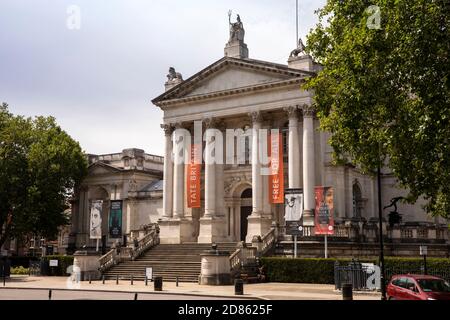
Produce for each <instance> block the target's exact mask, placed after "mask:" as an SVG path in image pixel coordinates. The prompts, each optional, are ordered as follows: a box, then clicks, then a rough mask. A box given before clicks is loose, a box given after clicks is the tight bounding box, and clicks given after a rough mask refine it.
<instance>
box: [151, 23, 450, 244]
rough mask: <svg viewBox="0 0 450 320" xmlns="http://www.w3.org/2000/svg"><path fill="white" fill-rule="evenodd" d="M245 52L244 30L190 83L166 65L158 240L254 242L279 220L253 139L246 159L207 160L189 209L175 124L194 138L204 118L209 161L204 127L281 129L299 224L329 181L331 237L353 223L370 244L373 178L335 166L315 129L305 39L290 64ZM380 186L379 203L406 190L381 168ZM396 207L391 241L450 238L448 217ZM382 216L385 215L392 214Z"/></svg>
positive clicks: (308, 219) (309, 218) (160, 102)
mask: <svg viewBox="0 0 450 320" xmlns="http://www.w3.org/2000/svg"><path fill="white" fill-rule="evenodd" d="M241 25H242V23H241ZM241 27H242V26H241ZM248 52H249V50H248V48H247V45H246V44H245V43H244V41H243V35H242V34H241V38H239V39H238V38H233V36H231V38H230V41H229V42H228V43H227V44H226V47H225V56H224V57H223V58H222V59H220V60H218V61H216V62H214V63H213V64H211V65H209V66H207V67H206V68H205V69H203V70H201V71H199V72H198V73H196V74H194V75H193V76H191V77H189V78H188V79H186V80H183V78H182V76H181V74H179V73H176V72H175V70H174V69H173V68H172V69H171V73H170V74H169V75H168V78H169V79H168V81H167V82H166V91H165V92H164V93H163V94H161V95H160V96H158V97H157V98H155V99H154V100H153V103H154V104H155V105H156V106H157V107H159V108H161V110H162V111H163V112H164V119H163V121H164V124H163V125H162V127H163V129H164V132H165V142H166V148H165V154H164V158H165V163H164V187H163V189H164V200H163V201H164V204H163V209H162V214H161V216H160V219H159V222H158V223H159V225H160V228H161V234H160V237H161V242H162V243H184V242H199V243H211V242H228V241H232V242H236V241H241V240H245V241H247V242H250V241H251V240H252V238H253V237H254V236H262V235H264V234H265V233H266V232H267V231H268V230H269V228H270V226H271V225H272V224H273V223H274V222H276V223H278V224H279V225H280V226H283V225H284V204H271V203H270V202H269V187H268V186H269V182H268V177H267V176H263V175H260V174H259V172H260V169H261V165H260V164H259V162H258V161H257V157H258V154H259V151H260V150H258V148H260V146H259V143H258V142H259V141H258V139H260V137H258V136H257V135H253V136H252V137H251V141H252V143H251V145H252V146H256V147H252V148H251V149H252V150H251V151H249V150H247V151H248V153H249V154H248V155H249V159H247V162H245V163H244V164H243V163H241V164H237V163H236V162H235V163H234V164H227V163H225V164H213V165H208V164H206V165H203V169H202V175H201V179H202V180H201V187H202V189H201V207H200V208H188V206H187V192H186V179H187V178H186V175H187V173H186V170H187V169H186V166H185V165H182V164H177V163H178V162H177V159H178V158H180V157H183V155H180V154H179V150H178V144H179V143H180V141H181V140H183V139H186V137H184V138H182V139H181V140H180V139H179V137H177V136H176V135H175V134H174V130H175V129H181V128H182V129H184V130H187V131H188V132H189V133H190V134H191V135H192V136H194V131H195V130H194V126H195V123H197V124H198V123H201V124H202V125H201V126H200V127H201V130H202V134H204V141H203V148H204V152H205V155H206V157H207V156H208V154H210V153H211V152H215V151H213V150H211V145H213V143H212V142H213V141H214V139H215V138H214V137H213V135H211V134H208V133H207V132H208V129H216V130H219V131H220V132H222V133H223V136H224V137H225V136H226V134H225V130H226V129H243V130H246V129H249V128H250V129H251V131H252V132H255V130H259V129H264V128H265V129H268V130H270V129H279V130H280V131H281V132H282V133H283V151H284V161H283V162H284V163H283V164H284V173H285V179H284V181H285V188H302V189H303V193H304V215H303V217H304V218H303V223H304V225H305V226H313V225H314V208H315V195H314V187H315V186H331V187H333V188H334V191H335V193H334V208H335V217H336V219H335V220H336V234H337V236H343V237H348V238H350V237H351V234H353V233H352V232H353V231H355V230H356V229H358V230H359V231H358V232H359V235H360V236H361V237H362V238H361V239H363V241H369V238H370V237H372V238H373V239H372V240H373V241H375V239H376V232H374V230H375V229H376V226H377V225H376V222H377V220H378V218H377V217H378V205H377V183H376V179H375V177H373V176H369V175H364V174H362V173H361V171H360V170H359V169H358V168H357V167H354V166H352V165H342V166H335V165H332V163H331V160H332V149H331V147H330V145H329V144H328V138H329V135H328V134H327V133H326V132H322V131H319V130H318V128H319V121H318V119H317V118H316V115H315V112H314V107H313V93H312V92H309V91H306V90H304V89H303V87H302V85H303V83H304V81H305V79H306V78H308V77H313V76H314V75H315V74H316V72H318V71H319V70H320V65H318V64H316V63H314V61H313V60H312V58H311V57H310V56H308V55H306V54H304V52H303V48H302V44H301V43H300V45H299V48H298V49H297V50H294V51H293V52H292V53H291V56H290V57H289V58H288V64H287V65H281V64H277V63H272V62H266V61H260V60H255V59H251V58H249V54H248ZM187 139H192V138H191V137H188V138H187ZM190 142H192V141H190ZM235 142H236V141H235ZM227 151H228V152H229V150H223V152H224V153H227ZM228 154H229V153H228ZM381 192H382V199H383V200H382V203H383V206H385V205H389V204H390V202H391V199H392V198H395V197H399V196H402V195H405V194H406V192H405V190H401V189H398V188H397V187H396V181H395V179H394V177H393V176H392V175H391V174H390V173H389V172H388V171H387V170H384V172H383V177H382V190H381ZM398 209H399V210H398V211H399V212H400V213H401V214H402V215H403V220H402V224H401V225H398V226H396V227H395V228H397V229H395V228H391V229H389V230H388V229H385V231H386V232H387V234H388V235H389V236H390V237H393V238H398V241H403V240H407V241H410V240H412V239H418V238H421V237H422V238H421V239H430V238H432V239H435V240H436V239H437V240H439V241H441V242H443V243H445V242H446V241H447V239H448V233H447V231H446V227H445V221H443V220H442V219H437V218H436V219H435V218H430V217H428V216H427V215H426V213H425V212H424V211H423V210H422V208H421V204H420V203H418V204H416V205H406V204H401V203H399V204H398ZM384 213H385V215H386V216H387V214H388V213H389V210H385V212H384ZM364 228H366V229H364ZM394 229H395V230H394ZM352 230H353V231H352ZM401 230H402V231H401ZM405 230H407V231H405ZM424 230H426V231H424ZM344 233H345V235H344Z"/></svg>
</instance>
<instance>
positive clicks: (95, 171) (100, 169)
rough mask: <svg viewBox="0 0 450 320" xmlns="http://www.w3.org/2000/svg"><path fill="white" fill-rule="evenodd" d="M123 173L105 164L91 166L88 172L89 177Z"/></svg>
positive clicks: (99, 163) (98, 163)
mask: <svg viewBox="0 0 450 320" xmlns="http://www.w3.org/2000/svg"><path fill="white" fill-rule="evenodd" d="M120 171H122V169H120V168H116V167H113V166H111V165H108V164H106V163H103V162H96V163H94V164H92V165H90V166H89V169H88V172H89V175H91V176H94V175H102V174H108V173H117V172H120Z"/></svg>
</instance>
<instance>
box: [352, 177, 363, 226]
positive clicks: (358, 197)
mask: <svg viewBox="0 0 450 320" xmlns="http://www.w3.org/2000/svg"><path fill="white" fill-rule="evenodd" d="M361 209H362V193H361V188H360V187H359V184H358V183H357V182H356V183H355V184H354V185H353V217H354V218H361Z"/></svg>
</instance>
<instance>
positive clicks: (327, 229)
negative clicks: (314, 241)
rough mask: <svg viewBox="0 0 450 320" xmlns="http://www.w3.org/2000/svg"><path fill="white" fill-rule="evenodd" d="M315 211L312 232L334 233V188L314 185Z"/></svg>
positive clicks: (317, 233)
mask: <svg viewBox="0 0 450 320" xmlns="http://www.w3.org/2000/svg"><path fill="white" fill-rule="evenodd" d="M315 194H316V197H315V198H316V210H315V211H316V212H315V224H314V233H315V234H316V235H319V234H322V235H333V234H334V190H333V188H332V187H316V188H315Z"/></svg>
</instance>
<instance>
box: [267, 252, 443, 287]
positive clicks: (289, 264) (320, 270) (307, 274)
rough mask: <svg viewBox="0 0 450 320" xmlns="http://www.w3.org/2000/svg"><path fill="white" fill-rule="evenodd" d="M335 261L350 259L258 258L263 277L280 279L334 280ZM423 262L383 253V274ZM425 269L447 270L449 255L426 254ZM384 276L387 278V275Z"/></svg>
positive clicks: (416, 267) (412, 268)
mask: <svg viewBox="0 0 450 320" xmlns="http://www.w3.org/2000/svg"><path fill="white" fill-rule="evenodd" d="M336 261H338V262H339V264H340V265H341V266H346V265H348V264H349V263H350V262H351V259H334V258H332V259H315V258H311V259H291V258H278V257H272V258H262V259H261V262H262V264H263V265H264V266H265V269H266V275H267V280H268V281H270V282H283V283H318V284H334V265H335V262H336ZM359 261H360V262H366V263H375V264H377V259H375V258H364V259H359ZM422 266H423V259H421V258H398V257H386V258H385V267H386V270H387V276H389V275H392V274H396V273H417V272H419V271H420V270H421V268H422ZM427 266H428V269H429V270H433V271H434V272H437V273H442V274H447V273H448V270H450V259H443V258H428V259H427ZM387 280H388V279H387Z"/></svg>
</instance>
